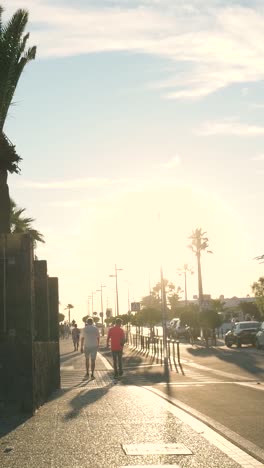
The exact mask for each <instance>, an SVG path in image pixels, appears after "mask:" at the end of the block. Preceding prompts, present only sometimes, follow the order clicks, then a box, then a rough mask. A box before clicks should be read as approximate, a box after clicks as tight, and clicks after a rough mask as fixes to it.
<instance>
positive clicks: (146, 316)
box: [131, 308, 162, 327]
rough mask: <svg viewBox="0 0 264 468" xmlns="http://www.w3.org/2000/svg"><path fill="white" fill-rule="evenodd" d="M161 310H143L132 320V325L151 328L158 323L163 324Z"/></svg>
mask: <svg viewBox="0 0 264 468" xmlns="http://www.w3.org/2000/svg"><path fill="white" fill-rule="evenodd" d="M161 319H162V317H161V309H160V310H158V309H151V308H149V309H147V308H145V309H142V310H140V311H139V312H137V313H136V314H135V315H134V316H133V317H132V318H131V323H132V325H137V326H144V325H147V326H150V327H152V326H153V325H156V324H157V323H159V322H161Z"/></svg>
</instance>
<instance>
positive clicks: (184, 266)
mask: <svg viewBox="0 0 264 468" xmlns="http://www.w3.org/2000/svg"><path fill="white" fill-rule="evenodd" d="M178 271H179V273H178V274H179V276H181V275H182V274H183V275H184V296H185V306H187V304H188V300H187V272H189V273H191V275H193V270H192V268H188V265H187V264H186V263H185V265H183V268H178Z"/></svg>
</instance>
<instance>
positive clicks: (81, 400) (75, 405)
mask: <svg viewBox="0 0 264 468" xmlns="http://www.w3.org/2000/svg"><path fill="white" fill-rule="evenodd" d="M112 387H113V384H112V383H111V384H109V385H107V386H106V387H103V388H91V389H88V390H87V389H85V390H84V391H82V392H79V393H78V394H77V395H75V396H74V398H72V400H70V406H71V408H72V409H71V411H69V412H68V413H66V414H65V416H64V419H65V420H70V419H74V418H76V417H78V415H79V414H80V412H81V410H82V409H83V408H85V407H87V406H89V405H92V404H93V403H95V402H96V401H98V400H100V399H101V398H103V397H104V396H105V395H106V394H107V392H108V391H109V390H110V389H111V388H112Z"/></svg>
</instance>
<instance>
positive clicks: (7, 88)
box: [0, 9, 36, 130]
mask: <svg viewBox="0 0 264 468" xmlns="http://www.w3.org/2000/svg"><path fill="white" fill-rule="evenodd" d="M27 22H28V12H27V11H26V10H22V9H19V10H17V11H16V12H15V14H14V15H13V16H12V18H11V19H10V20H9V21H8V22H7V23H6V24H5V25H4V26H2V28H1V35H0V90H1V91H0V130H1V129H2V128H3V126H4V123H5V120H6V116H7V112H8V109H9V107H10V105H11V102H12V99H13V96H14V93H15V90H16V87H17V84H18V81H19V78H20V76H21V73H22V71H23V69H24V67H25V65H26V64H27V63H28V62H29V61H30V60H33V59H34V58H35V56H36V47H31V48H29V49H28V50H27V51H25V48H26V43H27V40H28V38H29V34H26V35H24V31H25V28H26V25H27Z"/></svg>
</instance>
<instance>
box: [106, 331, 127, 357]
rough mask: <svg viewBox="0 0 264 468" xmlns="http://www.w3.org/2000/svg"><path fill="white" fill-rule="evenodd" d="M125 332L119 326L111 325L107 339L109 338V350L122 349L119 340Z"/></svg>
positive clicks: (122, 338)
mask: <svg viewBox="0 0 264 468" xmlns="http://www.w3.org/2000/svg"><path fill="white" fill-rule="evenodd" d="M124 338H125V333H124V330H123V329H122V328H121V327H116V326H115V327H112V328H110V329H109V330H108V335H107V340H109V339H111V351H122V349H123V345H122V344H121V341H122V340H124Z"/></svg>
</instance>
